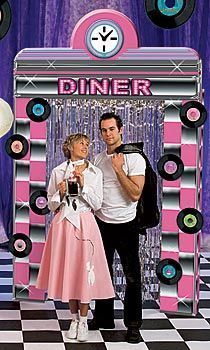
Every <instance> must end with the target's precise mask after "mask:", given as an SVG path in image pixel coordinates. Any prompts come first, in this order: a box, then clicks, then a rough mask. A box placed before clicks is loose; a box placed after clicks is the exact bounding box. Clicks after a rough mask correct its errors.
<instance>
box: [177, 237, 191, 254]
mask: <svg viewBox="0 0 210 350" xmlns="http://www.w3.org/2000/svg"><path fill="white" fill-rule="evenodd" d="M194 247H195V235H193V234H187V233H182V232H180V233H179V251H180V252H186V253H187V252H188V253H194Z"/></svg>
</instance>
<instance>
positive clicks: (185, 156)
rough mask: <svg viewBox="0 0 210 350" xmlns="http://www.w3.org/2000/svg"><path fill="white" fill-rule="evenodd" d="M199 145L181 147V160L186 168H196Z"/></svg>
mask: <svg viewBox="0 0 210 350" xmlns="http://www.w3.org/2000/svg"><path fill="white" fill-rule="evenodd" d="M196 156H197V145H181V158H182V161H183V163H184V165H185V166H195V167H196V161H197V160H196Z"/></svg>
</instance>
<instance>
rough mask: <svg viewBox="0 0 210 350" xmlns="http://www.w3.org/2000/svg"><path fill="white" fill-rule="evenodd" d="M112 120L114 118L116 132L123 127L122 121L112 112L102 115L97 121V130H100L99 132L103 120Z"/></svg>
mask: <svg viewBox="0 0 210 350" xmlns="http://www.w3.org/2000/svg"><path fill="white" fill-rule="evenodd" d="M112 118H114V119H115V120H116V124H117V127H118V130H120V129H121V128H122V126H123V123H122V119H121V118H120V117H119V115H116V114H114V113H113V112H108V113H104V114H102V116H101V117H100V120H99V128H100V130H101V122H102V121H103V120H107V119H112Z"/></svg>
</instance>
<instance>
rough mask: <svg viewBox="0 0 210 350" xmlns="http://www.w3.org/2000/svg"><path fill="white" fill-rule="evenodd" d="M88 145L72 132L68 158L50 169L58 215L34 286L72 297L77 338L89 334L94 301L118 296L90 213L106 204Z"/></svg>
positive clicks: (72, 329)
mask: <svg viewBox="0 0 210 350" xmlns="http://www.w3.org/2000/svg"><path fill="white" fill-rule="evenodd" d="M88 148H89V138H88V137H87V136H86V135H83V134H74V135H70V136H68V137H67V139H66V141H65V142H64V144H63V152H64V155H65V156H66V157H67V158H68V161H66V162H63V163H62V164H60V165H58V166H57V167H56V168H54V169H53V171H52V174H51V177H50V182H49V187H48V206H49V208H50V210H52V211H54V212H56V214H55V216H54V218H53V220H52V223H51V226H50V229H49V233H48V236H47V241H46V244H45V248H44V252H43V256H42V260H41V264H40V269H39V274H38V278H37V284H36V287H37V288H40V289H44V290H47V291H48V298H51V299H61V300H62V301H63V302H68V301H69V306H70V311H71V313H72V322H71V325H70V328H69V330H68V331H67V333H66V336H67V337H68V338H71V339H76V338H77V340H79V341H86V340H87V338H88V326H87V313H88V307H89V303H90V301H91V299H104V298H113V297H114V296H115V293H114V289H113V285H112V281H111V277H110V274H109V269H108V265H107V262H106V257H105V253H104V248H103V243H102V239H101V235H100V231H99V229H98V226H97V224H96V221H95V218H94V215H93V213H92V212H93V211H95V210H98V209H99V208H100V207H101V204H102V194H103V188H102V186H103V183H102V181H103V180H102V172H101V170H100V169H98V168H96V167H95V166H94V165H92V164H91V163H90V162H89V161H87V160H85V159H86V157H87V156H88ZM77 189H78V194H76V192H77ZM79 311H80V315H79Z"/></svg>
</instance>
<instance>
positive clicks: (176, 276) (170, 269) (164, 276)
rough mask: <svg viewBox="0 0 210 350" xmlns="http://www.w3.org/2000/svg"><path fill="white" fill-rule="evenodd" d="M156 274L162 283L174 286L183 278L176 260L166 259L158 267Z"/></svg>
mask: <svg viewBox="0 0 210 350" xmlns="http://www.w3.org/2000/svg"><path fill="white" fill-rule="evenodd" d="M156 274H157V277H158V279H159V280H160V281H161V282H162V283H164V284H167V285H172V284H176V283H177V282H178V281H179V280H180V278H181V277H182V268H181V265H180V264H179V263H178V262H177V261H176V260H173V259H164V260H161V261H160V262H159V264H158V265H157V267H156Z"/></svg>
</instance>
